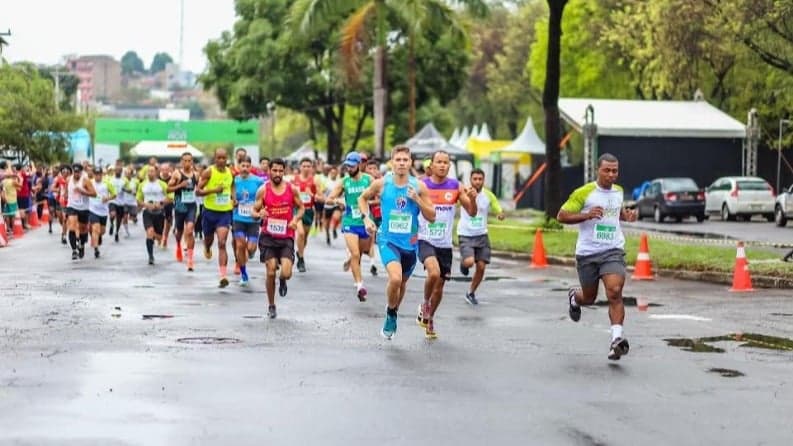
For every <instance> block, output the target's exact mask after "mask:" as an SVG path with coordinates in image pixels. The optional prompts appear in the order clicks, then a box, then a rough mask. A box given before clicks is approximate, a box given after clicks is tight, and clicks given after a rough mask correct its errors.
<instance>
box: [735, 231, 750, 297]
mask: <svg viewBox="0 0 793 446" xmlns="http://www.w3.org/2000/svg"><path fill="white" fill-rule="evenodd" d="M730 291H731V292H733V293H744V292H749V291H754V288H752V276H751V274H749V260H747V258H746V249H745V248H744V246H743V242H738V250H737V252H736V254H735V269H734V271H733V274H732V288H730Z"/></svg>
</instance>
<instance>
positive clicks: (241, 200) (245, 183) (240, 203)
mask: <svg viewBox="0 0 793 446" xmlns="http://www.w3.org/2000/svg"><path fill="white" fill-rule="evenodd" d="M262 184H264V180H262V179H261V178H259V177H257V176H254V175H248V178H243V177H242V176H240V175H238V176H236V177H234V193H235V195H236V196H235V198H236V200H237V206H236V207H234V217H233V218H234V221H239V222H243V223H255V222H257V221H258V219H254V218H253V217H252V215H253V205H254V204H255V203H256V191H258V190H259V188H260V187H262Z"/></svg>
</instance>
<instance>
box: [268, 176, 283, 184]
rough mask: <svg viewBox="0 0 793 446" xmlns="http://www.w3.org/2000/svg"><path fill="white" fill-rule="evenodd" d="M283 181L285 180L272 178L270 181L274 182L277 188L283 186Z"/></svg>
mask: <svg viewBox="0 0 793 446" xmlns="http://www.w3.org/2000/svg"><path fill="white" fill-rule="evenodd" d="M281 180H283V178H281V177H272V178H270V181H272V182H273V184H275V185H276V186H278V185H279V184H281Z"/></svg>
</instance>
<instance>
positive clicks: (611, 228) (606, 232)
mask: <svg viewBox="0 0 793 446" xmlns="http://www.w3.org/2000/svg"><path fill="white" fill-rule="evenodd" d="M594 231H595V233H594V235H593V237H594V241H595V242H596V243H597V242H613V241H614V240H616V239H617V226H616V225H607V224H603V223H597V224H595V228H594Z"/></svg>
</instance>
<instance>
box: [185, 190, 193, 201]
mask: <svg viewBox="0 0 793 446" xmlns="http://www.w3.org/2000/svg"><path fill="white" fill-rule="evenodd" d="M182 203H195V190H183V191H182Z"/></svg>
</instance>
